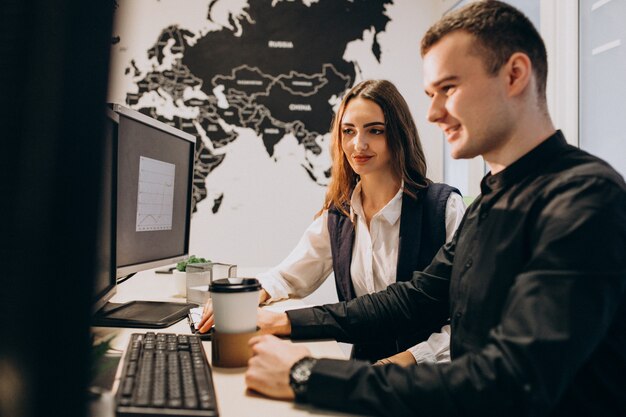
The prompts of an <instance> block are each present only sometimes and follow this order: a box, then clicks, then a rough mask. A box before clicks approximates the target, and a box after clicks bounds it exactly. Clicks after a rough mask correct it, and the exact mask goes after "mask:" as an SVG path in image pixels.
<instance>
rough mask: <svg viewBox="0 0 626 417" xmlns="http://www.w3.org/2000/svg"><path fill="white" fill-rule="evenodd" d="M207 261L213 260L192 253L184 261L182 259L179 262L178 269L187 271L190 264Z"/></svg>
mask: <svg viewBox="0 0 626 417" xmlns="http://www.w3.org/2000/svg"><path fill="white" fill-rule="evenodd" d="M207 262H211V260H210V259H205V258H198V257H197V256H196V255H191V256H190V257H189V258H187V259H185V260H184V261H180V262H179V263H177V264H176V269H177V270H179V271H181V272H185V271H186V270H187V265H188V264H205V263H207Z"/></svg>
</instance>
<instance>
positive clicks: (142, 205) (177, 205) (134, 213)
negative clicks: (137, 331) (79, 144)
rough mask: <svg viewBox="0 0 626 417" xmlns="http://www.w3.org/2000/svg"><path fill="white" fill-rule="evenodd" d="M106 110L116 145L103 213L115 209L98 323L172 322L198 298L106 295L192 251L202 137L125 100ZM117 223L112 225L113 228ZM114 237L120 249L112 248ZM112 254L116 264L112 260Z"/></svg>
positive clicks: (105, 245) (105, 242) (104, 243)
mask: <svg viewBox="0 0 626 417" xmlns="http://www.w3.org/2000/svg"><path fill="white" fill-rule="evenodd" d="M107 110H108V111H107V115H108V117H107V126H106V128H105V133H106V136H107V138H108V139H110V140H108V144H110V145H112V146H111V147H110V148H109V149H108V152H110V155H109V154H107V156H110V159H108V158H105V163H106V168H105V169H106V170H108V171H107V172H106V175H105V176H106V178H107V179H108V180H110V181H111V183H110V184H109V183H107V184H104V187H105V188H107V189H108V190H109V199H108V200H107V201H102V205H103V207H102V212H103V213H106V212H107V211H109V213H108V219H109V220H110V222H111V223H108V224H105V223H106V219H105V218H106V217H107V216H106V215H105V216H104V217H105V218H103V219H101V223H100V226H101V229H102V231H103V233H101V234H100V237H99V242H100V244H101V249H102V250H101V251H99V255H100V258H101V260H102V261H101V262H100V263H99V267H98V271H99V273H98V278H97V283H96V290H95V302H94V307H95V308H96V314H94V316H93V320H92V323H93V324H94V325H96V326H116V327H145V328H162V327H167V326H169V325H171V324H173V323H175V322H177V321H178V320H180V319H182V318H183V317H186V316H187V313H188V312H189V309H190V308H191V307H195V304H192V303H176V302H163V301H145V300H134V301H129V302H127V303H122V304H119V303H113V302H107V301H108V300H109V299H110V298H111V296H112V295H113V294H114V293H115V283H116V282H119V281H121V280H122V279H123V278H126V277H130V276H132V275H133V274H134V273H136V272H140V271H143V270H147V269H152V268H156V267H159V266H164V265H170V264H172V263H174V262H177V261H179V260H182V259H185V258H186V257H187V256H188V253H189V230H190V226H191V193H192V180H193V173H194V156H195V137H194V136H192V135H189V134H187V133H185V132H182V131H180V130H178V129H176V128H173V127H171V126H169V125H167V124H165V123H162V122H159V121H157V120H154V119H152V118H150V117H148V116H146V115H144V114H141V113H139V112H137V111H135V110H132V109H129V108H126V107H124V106H121V105H118V104H113V105H111V106H110V110H109V109H107ZM115 155H117V156H115ZM109 171H110V172H109ZM111 173H113V175H110V174H111ZM111 224H114V225H115V227H114V228H113V229H114V230H113V231H110V230H109V229H108V227H109V226H110V225H111ZM107 233H108V235H107ZM107 236H108V237H109V239H107ZM111 242H114V243H115V244H114V248H113V249H111V250H110V253H107V249H110V248H111V246H110V245H109V244H110V243H111ZM111 260H112V262H113V264H111V263H107V261H111ZM111 265H112V266H111Z"/></svg>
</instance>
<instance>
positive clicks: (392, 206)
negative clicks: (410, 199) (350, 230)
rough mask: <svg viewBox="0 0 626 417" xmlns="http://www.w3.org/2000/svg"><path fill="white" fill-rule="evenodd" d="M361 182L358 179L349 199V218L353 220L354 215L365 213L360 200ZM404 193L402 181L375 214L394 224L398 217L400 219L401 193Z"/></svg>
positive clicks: (360, 215) (361, 215)
mask: <svg viewBox="0 0 626 417" xmlns="http://www.w3.org/2000/svg"><path fill="white" fill-rule="evenodd" d="M361 188H362V187H361V182H360V181H359V182H358V183H357V184H356V186H355V187H354V190H353V191H352V197H351V199H350V218H351V219H352V221H353V222H354V221H355V220H356V216H359V217H361V218H363V219H364V218H365V213H364V212H363V202H362V201H361ZM403 193H404V181H402V184H401V185H400V189H399V190H398V192H397V193H396V195H395V196H394V197H393V198H392V199H391V200H389V202H388V203H387V204H386V205H385V207H383V208H382V209H380V211H379V212H378V213H376V215H379V214H380V216H382V217H383V218H384V219H385V220H387V223H389V224H390V225H392V226H393V225H394V224H395V223H396V222H397V221H398V219H400V214H401V213H402V195H403Z"/></svg>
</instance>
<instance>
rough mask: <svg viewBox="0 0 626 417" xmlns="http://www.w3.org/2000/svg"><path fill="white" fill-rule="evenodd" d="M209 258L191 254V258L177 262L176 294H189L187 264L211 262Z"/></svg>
mask: <svg viewBox="0 0 626 417" xmlns="http://www.w3.org/2000/svg"><path fill="white" fill-rule="evenodd" d="M210 262H211V261H210V260H209V259H205V258H199V257H197V256H196V255H191V256H190V257H189V258H187V259H185V260H183V261H180V262H178V263H177V264H176V269H174V271H173V274H174V288H175V289H176V294H177V295H179V296H182V297H186V296H187V265H190V264H206V263H210Z"/></svg>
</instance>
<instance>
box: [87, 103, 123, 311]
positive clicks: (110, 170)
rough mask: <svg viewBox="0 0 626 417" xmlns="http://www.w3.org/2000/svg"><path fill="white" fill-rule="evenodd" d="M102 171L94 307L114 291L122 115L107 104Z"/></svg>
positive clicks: (98, 306) (102, 305)
mask: <svg viewBox="0 0 626 417" xmlns="http://www.w3.org/2000/svg"><path fill="white" fill-rule="evenodd" d="M105 112H106V117H105V124H104V127H103V133H104V134H103V136H104V142H105V143H104V146H103V151H102V175H101V179H100V201H99V207H98V209H99V210H98V223H97V230H96V233H97V238H96V260H95V269H96V270H95V274H94V289H93V311H94V313H95V312H97V311H98V310H100V309H101V308H102V307H104V305H105V304H106V303H107V302H108V301H109V300H110V299H111V298H112V297H113V295H115V293H116V289H117V285H116V276H115V270H116V264H115V229H116V222H115V202H116V199H115V191H116V171H117V126H118V123H119V119H120V118H119V116H118V115H117V113H115V112H113V111H112V110H110V109H108V108H105Z"/></svg>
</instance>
